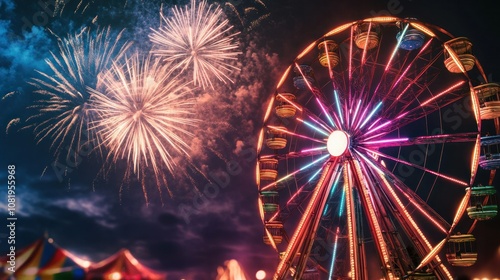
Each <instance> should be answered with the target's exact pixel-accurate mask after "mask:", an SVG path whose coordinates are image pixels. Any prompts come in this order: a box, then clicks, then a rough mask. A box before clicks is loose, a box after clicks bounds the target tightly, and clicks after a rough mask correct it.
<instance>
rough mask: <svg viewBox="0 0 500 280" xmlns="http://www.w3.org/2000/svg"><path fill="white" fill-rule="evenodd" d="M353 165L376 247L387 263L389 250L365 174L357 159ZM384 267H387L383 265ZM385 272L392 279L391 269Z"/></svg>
mask: <svg viewBox="0 0 500 280" xmlns="http://www.w3.org/2000/svg"><path fill="white" fill-rule="evenodd" d="M352 163H353V165H354V170H355V172H356V177H357V178H358V180H359V183H360V187H359V188H358V189H359V191H360V194H361V195H362V196H363V198H364V201H365V204H366V208H367V209H366V210H368V214H369V215H370V216H369V217H370V219H369V220H370V223H371V225H372V227H373V230H374V231H375V237H376V238H377V243H378V247H379V248H380V253H382V257H383V263H384V264H389V263H390V262H389V251H388V250H387V244H386V243H385V240H384V237H383V235H382V229H381V228H380V224H379V223H378V221H379V219H378V217H377V214H376V211H375V206H374V204H373V200H372V199H371V193H370V189H369V185H368V182H367V181H366V178H365V176H364V175H363V172H362V170H361V166H360V165H359V162H358V161H357V160H353V161H352ZM384 267H385V268H388V267H386V266H384ZM387 274H388V276H389V279H394V275H393V274H392V273H391V271H390V270H389V269H388V271H387Z"/></svg>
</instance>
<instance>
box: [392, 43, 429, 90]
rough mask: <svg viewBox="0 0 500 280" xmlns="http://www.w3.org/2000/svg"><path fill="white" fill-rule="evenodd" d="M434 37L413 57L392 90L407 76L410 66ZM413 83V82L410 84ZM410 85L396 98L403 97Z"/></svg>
mask: <svg viewBox="0 0 500 280" xmlns="http://www.w3.org/2000/svg"><path fill="white" fill-rule="evenodd" d="M432 39H433V38H431V39H430V40H429V41H427V43H425V45H424V46H423V47H422V48H420V51H419V52H418V54H417V56H415V58H414V59H413V61H412V62H411V63H410V64H408V67H406V69H405V70H404V72H403V73H402V74H401V76H399V78H398V80H397V81H396V82H395V83H394V84H393V85H392V87H391V89H390V90H389V92H390V91H392V90H393V89H394V88H395V87H396V85H398V84H399V83H400V82H401V80H402V79H403V78H404V77H406V73H407V72H408V70H410V68H411V67H412V66H413V63H414V62H415V61H416V60H417V59H418V58H419V57H420V55H421V54H422V53H423V52H424V51H425V50H426V49H427V47H429V45H430V44H431V41H432ZM410 85H411V84H410ZM408 88H409V87H406V88H405V90H403V91H402V92H401V93H400V94H399V95H398V97H397V98H396V100H399V98H401V96H402V95H403V94H404V93H405V92H406V90H407V89H408Z"/></svg>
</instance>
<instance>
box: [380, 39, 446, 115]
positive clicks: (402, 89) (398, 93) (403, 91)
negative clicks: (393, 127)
mask: <svg viewBox="0 0 500 280" xmlns="http://www.w3.org/2000/svg"><path fill="white" fill-rule="evenodd" d="M432 40H433V38H431V39H430V40H428V41H427V43H426V44H425V45H424V46H423V47H422V48H421V49H420V51H419V53H418V55H417V56H416V57H415V58H414V59H413V61H412V62H411V63H410V64H408V66H407V67H406V69H405V70H404V71H403V72H402V73H401V75H399V77H395V81H394V82H393V84H392V85H391V87H390V88H389V90H388V92H387V93H385V94H384V96H383V97H382V100H383V101H386V100H387V101H388V100H389V99H392V103H388V104H389V105H388V106H387V107H386V108H385V111H384V113H388V112H391V110H393V108H394V107H395V105H396V104H398V103H402V102H407V101H408V100H412V99H414V98H415V97H418V96H419V95H420V94H422V93H423V92H424V89H425V88H426V84H430V83H432V82H434V80H435V78H431V79H429V78H427V79H428V81H427V82H425V81H424V82H423V83H422V82H420V81H421V79H422V77H424V74H425V76H426V77H428V76H429V74H430V73H429V68H430V67H432V65H434V63H436V61H437V60H438V58H440V57H441V55H437V56H435V57H434V58H433V59H431V60H428V61H427V62H426V65H425V66H423V67H420V72H418V73H416V74H415V75H414V77H412V76H410V74H409V73H408V72H409V71H410V70H411V69H412V67H413V66H414V65H415V64H416V62H417V61H421V60H423V58H422V55H423V54H424V52H425V51H426V50H427V48H428V46H429V45H430V44H431V42H432ZM403 80H405V81H406V80H409V83H408V84H407V85H404V84H403V83H401V82H402V81H403ZM419 82H420V83H419ZM421 83H422V84H421ZM411 88H420V90H419V91H418V92H416V93H414V92H410V91H409V90H410V89H411ZM396 89H397V90H396ZM393 92H394V93H393ZM407 93H408V94H407ZM405 97H406V98H405ZM383 115H385V114H383Z"/></svg>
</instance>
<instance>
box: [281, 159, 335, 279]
mask: <svg viewBox="0 0 500 280" xmlns="http://www.w3.org/2000/svg"><path fill="white" fill-rule="evenodd" d="M336 165H337V162H331V161H328V162H327V163H326V164H325V167H324V172H323V174H322V175H321V178H320V179H319V181H318V183H317V185H316V187H315V190H314V192H313V194H312V197H311V199H310V200H309V203H308V205H307V208H306V210H305V212H304V214H303V215H302V218H301V220H300V221H299V223H298V225H297V229H296V230H295V232H294V234H293V236H292V238H291V239H290V242H289V244H288V247H287V249H286V251H285V252H284V255H283V257H282V259H281V261H280V263H279V264H278V268H277V270H276V274H275V278H278V279H283V278H284V277H285V276H286V274H287V272H288V269H289V268H290V266H291V264H292V263H295V261H294V260H295V259H296V258H298V260H297V262H296V263H297V264H296V273H298V275H302V273H303V271H304V269H305V265H306V263H307V260H308V258H309V254H310V245H312V242H313V240H314V235H315V232H316V229H317V227H318V223H319V218H318V217H319V215H311V213H312V212H317V211H318V210H320V209H323V208H324V205H325V203H326V201H327V197H328V193H329V191H330V188H331V186H332V184H333V182H331V180H332V178H333V176H332V174H333V172H334V171H335V168H334V167H335V166H336ZM306 248H308V249H306ZM304 249H305V250H304ZM299 252H301V254H299Z"/></svg>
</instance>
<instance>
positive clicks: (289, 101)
mask: <svg viewBox="0 0 500 280" xmlns="http://www.w3.org/2000/svg"><path fill="white" fill-rule="evenodd" d="M278 96H279V97H281V98H282V99H283V100H285V101H286V102H287V103H288V104H290V105H292V106H293V107H295V109H297V110H299V111H301V112H302V108H301V107H300V106H299V105H297V104H295V102H293V101H291V100H289V99H288V98H286V97H285V96H283V95H282V94H281V93H278Z"/></svg>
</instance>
